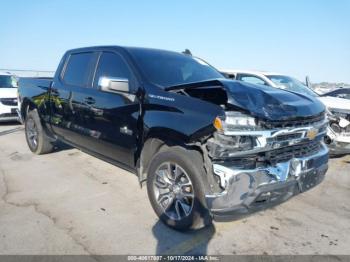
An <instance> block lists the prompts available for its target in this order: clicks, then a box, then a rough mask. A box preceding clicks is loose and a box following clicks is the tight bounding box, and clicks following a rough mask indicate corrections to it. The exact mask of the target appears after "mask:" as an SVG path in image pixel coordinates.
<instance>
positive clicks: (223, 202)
mask: <svg viewBox="0 0 350 262" xmlns="http://www.w3.org/2000/svg"><path fill="white" fill-rule="evenodd" d="M213 169H214V173H215V174H216V175H218V176H220V178H221V179H220V180H221V181H225V183H224V186H225V188H226V189H225V191H223V192H221V193H216V194H207V195H206V201H207V206H208V208H209V210H210V211H211V213H212V215H213V216H214V218H216V219H217V220H225V219H232V218H233V217H235V216H239V215H242V214H246V213H250V212H254V211H257V210H260V209H264V208H267V207H269V206H272V205H275V204H278V203H280V202H283V201H286V200H287V199H289V198H290V197H292V196H293V195H296V194H298V193H300V192H304V191H306V190H308V189H310V188H312V187H314V186H316V185H317V184H319V183H320V182H321V181H322V180H323V178H324V175H325V173H326V172H327V169H328V149H327V147H326V146H325V145H323V144H322V147H321V149H320V151H318V152H317V153H316V154H314V155H311V156H309V157H304V158H293V159H291V160H289V161H286V162H282V163H278V164H276V165H275V166H267V167H263V168H257V169H249V170H248V169H247V170H246V169H235V168H234V167H231V166H230V164H229V163H226V164H220V165H218V164H214V165H213Z"/></svg>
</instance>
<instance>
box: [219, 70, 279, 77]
mask: <svg viewBox="0 0 350 262" xmlns="http://www.w3.org/2000/svg"><path fill="white" fill-rule="evenodd" d="M220 71H221V72H225V73H228V74H238V73H240V74H252V75H260V76H268V75H282V74H280V73H276V72H268V71H259V70H239V69H222V70H220Z"/></svg>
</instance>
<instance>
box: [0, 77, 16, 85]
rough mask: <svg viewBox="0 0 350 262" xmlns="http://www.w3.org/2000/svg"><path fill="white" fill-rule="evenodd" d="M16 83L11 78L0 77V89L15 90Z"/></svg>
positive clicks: (14, 79)
mask: <svg viewBox="0 0 350 262" xmlns="http://www.w3.org/2000/svg"><path fill="white" fill-rule="evenodd" d="M16 87H17V81H16V78H14V77H13V76H7V75H6V76H4V75H0V88H16Z"/></svg>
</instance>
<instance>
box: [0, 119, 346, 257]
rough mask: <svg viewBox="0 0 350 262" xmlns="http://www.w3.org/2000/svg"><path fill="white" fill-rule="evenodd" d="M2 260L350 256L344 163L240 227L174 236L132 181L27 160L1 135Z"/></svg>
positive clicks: (103, 166) (102, 169) (20, 141)
mask: <svg viewBox="0 0 350 262" xmlns="http://www.w3.org/2000/svg"><path fill="white" fill-rule="evenodd" d="M0 196H1V200H0V254H186V253H187V254H188V253H191V254H194V253H195V254H203V253H207V254H350V234H349V232H350V203H349V199H350V156H345V157H342V158H336V159H332V160H331V161H330V169H329V171H328V174H327V177H326V179H325V181H323V183H322V184H321V185H319V186H318V187H317V188H315V189H312V190H311V191H308V192H306V193H304V194H301V195H299V196H296V197H294V198H293V199H291V200H289V201H288V202H286V203H284V204H282V205H279V206H277V207H274V208H272V209H268V210H265V211H263V212H259V213H255V214H253V215H251V216H248V217H246V218H243V219H240V220H236V221H232V222H226V223H214V226H212V227H209V228H205V229H202V230H199V231H196V232H187V233H180V232H176V231H173V230H171V229H169V228H167V227H166V226H164V225H163V224H162V223H160V222H159V221H158V219H157V217H156V215H155V214H154V213H153V210H152V208H151V205H150V204H149V201H148V198H147V193H146V190H145V188H143V189H140V186H139V184H138V181H137V178H136V176H135V175H133V174H131V173H129V172H127V171H124V170H122V169H120V168H118V167H115V166H112V165H110V164H108V163H105V162H103V161H101V160H99V159H96V158H94V157H91V156H89V155H87V154H85V153H83V152H81V151H79V150H76V149H72V148H69V147H63V148H61V149H60V150H57V151H56V152H54V153H52V154H48V155H43V156H36V155H33V154H32V153H31V152H30V151H29V149H28V148H27V145H26V142H25V137H24V133H23V127H22V126H20V125H15V124H12V125H9V124H7V125H0Z"/></svg>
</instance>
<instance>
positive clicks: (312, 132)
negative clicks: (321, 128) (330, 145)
mask: <svg viewBox="0 0 350 262" xmlns="http://www.w3.org/2000/svg"><path fill="white" fill-rule="evenodd" d="M317 133H318V131H317V129H315V128H312V129H310V130H309V131H307V134H306V137H307V138H309V139H310V140H313V139H315V137H316V136H317Z"/></svg>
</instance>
